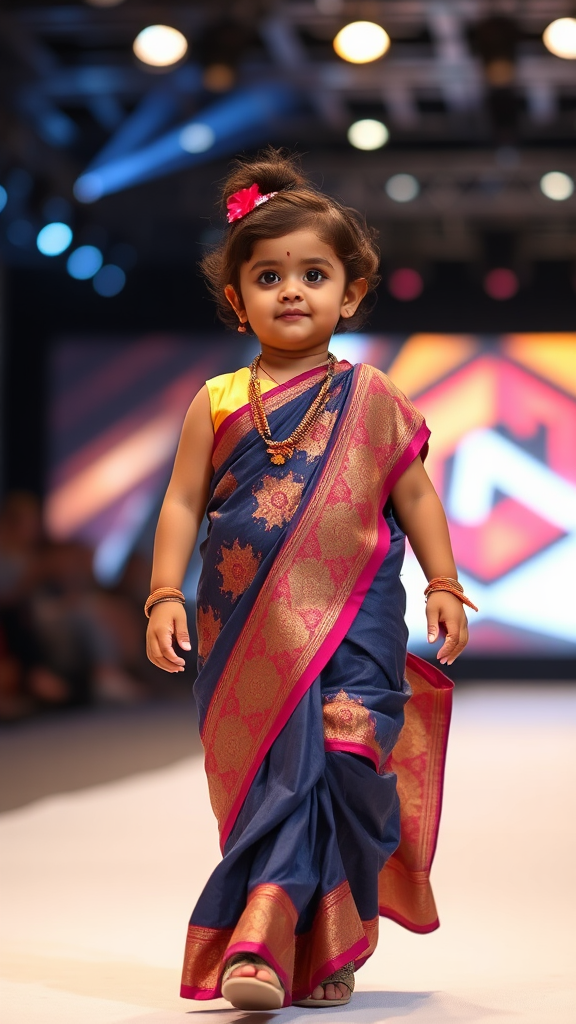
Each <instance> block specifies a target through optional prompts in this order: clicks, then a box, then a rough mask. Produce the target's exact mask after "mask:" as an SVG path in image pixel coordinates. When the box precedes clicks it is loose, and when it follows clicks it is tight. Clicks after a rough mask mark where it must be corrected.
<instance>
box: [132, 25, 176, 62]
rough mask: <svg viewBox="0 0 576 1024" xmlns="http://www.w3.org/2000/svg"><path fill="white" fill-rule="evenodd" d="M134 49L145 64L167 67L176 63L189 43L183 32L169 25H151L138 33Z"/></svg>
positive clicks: (133, 45)
mask: <svg viewBox="0 0 576 1024" xmlns="http://www.w3.org/2000/svg"><path fill="white" fill-rule="evenodd" d="M132 49H133V50H134V53H135V54H136V56H137V57H138V60H141V61H142V62H143V63H144V64H151V65H152V66H153V67H155V68H165V67H168V65H170V64H176V63H177V62H178V61H179V60H181V59H182V57H183V56H184V54H185V53H186V51H187V49H188V43H187V41H186V39H185V37H184V36H183V35H182V33H181V32H179V31H178V29H176V28H170V26H169V25H149V26H148V28H143V29H142V31H141V32H139V33H138V35H137V36H136V39H135V40H134V43H133V44H132Z"/></svg>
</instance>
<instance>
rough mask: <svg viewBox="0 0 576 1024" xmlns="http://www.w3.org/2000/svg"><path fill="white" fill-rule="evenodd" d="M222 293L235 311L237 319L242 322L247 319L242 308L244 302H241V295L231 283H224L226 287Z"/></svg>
mask: <svg viewBox="0 0 576 1024" xmlns="http://www.w3.org/2000/svg"><path fill="white" fill-rule="evenodd" d="M224 295H225V296H226V298H227V299H228V302H229V303H230V305H231V306H232V309H233V310H234V312H235V313H236V316H237V317H238V319H239V320H240V321H241V322H242V323H244V321H245V320H246V319H247V317H246V310H245V309H244V304H243V302H242V296H241V295H239V294H238V292H237V291H236V289H235V288H234V287H233V286H232V285H231V284H227V285H226V287H225V289H224Z"/></svg>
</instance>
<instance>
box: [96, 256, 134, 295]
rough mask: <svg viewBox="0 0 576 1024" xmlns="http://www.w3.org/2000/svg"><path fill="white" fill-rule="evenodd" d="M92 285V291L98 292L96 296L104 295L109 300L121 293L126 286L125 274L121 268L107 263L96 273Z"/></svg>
mask: <svg viewBox="0 0 576 1024" xmlns="http://www.w3.org/2000/svg"><path fill="white" fill-rule="evenodd" d="M92 283H93V285H94V291H96V292H98V295H104V296H105V297H106V298H107V299H109V298H111V297H112V296H113V295H118V292H121V291H122V289H123V287H124V285H125V284H126V274H125V273H124V271H123V270H122V268H121V267H117V266H116V265H115V264H114V263H107V264H106V265H105V266H103V267H102V269H101V270H99V271H98V273H97V274H96V276H95V278H94V281H93V282H92Z"/></svg>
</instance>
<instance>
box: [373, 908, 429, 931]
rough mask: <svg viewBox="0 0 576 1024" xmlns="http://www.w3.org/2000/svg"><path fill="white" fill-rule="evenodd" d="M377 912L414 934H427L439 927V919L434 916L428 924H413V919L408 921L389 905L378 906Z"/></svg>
mask: <svg viewBox="0 0 576 1024" xmlns="http://www.w3.org/2000/svg"><path fill="white" fill-rule="evenodd" d="M378 913H379V914H380V917H385V918H387V919H388V920H389V921H394V923H395V924H399V925H401V926H402V928H406V930H407V931H409V932H414V933H415V934H416V935H428V934H429V933H430V932H435V931H437V930H438V928H439V927H440V920H439V918H436V920H435V921H432V922H431V923H430V924H414V923H413V921H409V920H408V918H407V917H404V916H403V915H402V914H399V913H398V911H397V910H392V909H391V908H390V907H379V908H378Z"/></svg>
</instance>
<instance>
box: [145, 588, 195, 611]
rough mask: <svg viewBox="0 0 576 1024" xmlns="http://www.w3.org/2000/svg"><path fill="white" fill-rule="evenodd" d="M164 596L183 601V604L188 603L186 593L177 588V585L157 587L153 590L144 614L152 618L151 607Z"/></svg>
mask: <svg viewBox="0 0 576 1024" xmlns="http://www.w3.org/2000/svg"><path fill="white" fill-rule="evenodd" d="M163 598H167V599H170V600H174V601H181V602H182V604H185V603H186V598H185V597H184V594H183V593H182V591H181V590H177V589H176V587H157V588H156V590H153V591H152V593H151V594H150V596H149V597H148V598H147V600H146V604H145V605H144V614H145V616H146V618H147V619H149V618H150V609H151V608H153V607H154V605H155V604H158V603H159V601H161V600H162V599H163Z"/></svg>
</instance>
